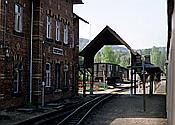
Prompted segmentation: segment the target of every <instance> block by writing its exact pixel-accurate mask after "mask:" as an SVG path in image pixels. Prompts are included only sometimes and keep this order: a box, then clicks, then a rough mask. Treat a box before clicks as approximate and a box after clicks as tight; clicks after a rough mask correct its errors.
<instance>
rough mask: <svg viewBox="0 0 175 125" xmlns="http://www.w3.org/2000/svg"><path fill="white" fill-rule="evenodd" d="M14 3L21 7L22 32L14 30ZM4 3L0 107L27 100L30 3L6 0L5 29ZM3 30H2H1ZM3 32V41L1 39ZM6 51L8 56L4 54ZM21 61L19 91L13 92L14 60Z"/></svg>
mask: <svg viewBox="0 0 175 125" xmlns="http://www.w3.org/2000/svg"><path fill="white" fill-rule="evenodd" d="M14 3H18V4H20V5H21V6H22V7H23V19H22V29H23V30H22V33H17V32H15V30H14V24H15V23H14V22H15V18H14ZM2 10H4V4H2V5H1V11H0V14H1V17H2V18H1V21H0V25H1V30H0V34H1V35H0V36H1V37H0V41H1V43H0V44H1V45H3V43H5V45H3V46H5V47H3V48H0V68H1V70H0V86H1V87H2V89H0V108H3V107H11V106H18V105H21V104H23V103H24V100H27V88H28V43H29V33H30V32H29V31H30V27H29V26H30V3H29V1H28V0H18V1H17V0H15V1H8V3H7V4H6V12H7V15H6V30H3V29H4V27H3V26H4V18H3V17H4V16H3V14H4V11H2ZM3 31H4V32H3ZM3 34H4V41H3ZM7 52H8V54H9V55H8V56H7V55H6V54H7ZM17 60H18V61H21V62H22V65H23V71H22V77H23V78H22V81H21V82H20V87H19V93H17V94H14V92H13V79H14V75H13V71H14V65H15V61H17Z"/></svg>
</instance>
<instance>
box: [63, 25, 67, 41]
mask: <svg viewBox="0 0 175 125" xmlns="http://www.w3.org/2000/svg"><path fill="white" fill-rule="evenodd" d="M64 44H68V25H64Z"/></svg>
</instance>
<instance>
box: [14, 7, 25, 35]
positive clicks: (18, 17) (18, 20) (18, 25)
mask: <svg viewBox="0 0 175 125" xmlns="http://www.w3.org/2000/svg"><path fill="white" fill-rule="evenodd" d="M22 11H23V7H22V6H21V5H19V4H15V31H17V32H22Z"/></svg>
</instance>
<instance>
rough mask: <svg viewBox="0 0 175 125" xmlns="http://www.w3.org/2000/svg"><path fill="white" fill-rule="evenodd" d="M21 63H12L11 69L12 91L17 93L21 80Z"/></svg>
mask: <svg viewBox="0 0 175 125" xmlns="http://www.w3.org/2000/svg"><path fill="white" fill-rule="evenodd" d="M22 70H23V67H22V63H17V64H15V65H14V70H13V93H19V87H20V84H21V81H22Z"/></svg>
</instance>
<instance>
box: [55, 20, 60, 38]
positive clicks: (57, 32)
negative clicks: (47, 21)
mask: <svg viewBox="0 0 175 125" xmlns="http://www.w3.org/2000/svg"><path fill="white" fill-rule="evenodd" d="M60 32H61V21H60V20H56V41H60Z"/></svg>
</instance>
